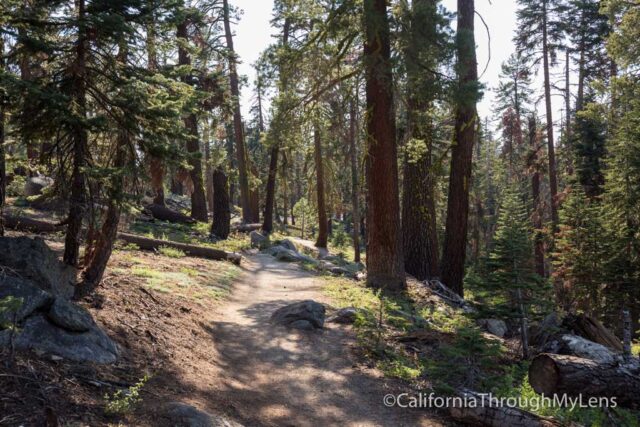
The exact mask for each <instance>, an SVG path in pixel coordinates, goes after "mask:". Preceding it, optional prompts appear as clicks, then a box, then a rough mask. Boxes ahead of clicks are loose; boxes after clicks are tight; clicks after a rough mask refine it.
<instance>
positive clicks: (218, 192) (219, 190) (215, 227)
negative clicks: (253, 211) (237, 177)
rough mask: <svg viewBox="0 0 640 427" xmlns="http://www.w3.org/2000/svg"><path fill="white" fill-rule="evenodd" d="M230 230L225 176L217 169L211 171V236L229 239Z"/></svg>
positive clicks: (229, 206) (227, 186) (228, 201)
mask: <svg viewBox="0 0 640 427" xmlns="http://www.w3.org/2000/svg"><path fill="white" fill-rule="evenodd" d="M230 229H231V201H230V200H229V184H228V182H227V175H226V174H225V173H224V171H223V170H222V169H221V168H220V167H218V168H216V169H215V170H214V171H213V222H212V223H211V234H212V235H214V236H216V237H217V238H219V239H226V238H228V237H229V231H230Z"/></svg>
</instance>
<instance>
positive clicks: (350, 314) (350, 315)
mask: <svg viewBox="0 0 640 427" xmlns="http://www.w3.org/2000/svg"><path fill="white" fill-rule="evenodd" d="M357 318H358V309H357V308H355V307H346V308H342V309H340V310H338V311H337V312H336V313H334V314H333V315H332V316H331V317H329V318H328V319H327V322H331V323H339V324H341V325H352V324H353V323H355V321H356V319H357Z"/></svg>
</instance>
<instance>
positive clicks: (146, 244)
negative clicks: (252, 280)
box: [118, 233, 242, 265]
mask: <svg viewBox="0 0 640 427" xmlns="http://www.w3.org/2000/svg"><path fill="white" fill-rule="evenodd" d="M118 239H120V240H123V241H125V242H127V243H132V244H134V245H138V247H139V248H140V249H144V250H148V251H157V250H158V249H160V248H161V247H168V248H173V249H178V250H181V251H182V252H184V253H185V254H187V255H190V256H194V257H199V258H207V259H213V260H217V261H231V262H232V263H234V264H236V265H240V262H241V260H242V256H241V255H240V254H236V253H233V252H225V251H222V250H220V249H214V248H207V247H205V246H196V245H188V244H186V243H177V242H171V241H169V240H159V239H151V238H148V237H142V236H137V235H135V234H128V233H118Z"/></svg>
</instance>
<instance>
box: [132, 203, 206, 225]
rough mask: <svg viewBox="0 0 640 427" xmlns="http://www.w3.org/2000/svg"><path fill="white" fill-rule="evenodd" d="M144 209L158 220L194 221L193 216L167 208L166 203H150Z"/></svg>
mask: <svg viewBox="0 0 640 427" xmlns="http://www.w3.org/2000/svg"><path fill="white" fill-rule="evenodd" d="M144 210H145V211H146V212H147V213H149V214H151V216H152V217H154V218H155V219H157V220H160V221H168V222H171V223H174V224H175V223H178V224H192V223H194V222H195V220H194V219H193V218H191V217H188V216H186V215H183V214H182V213H180V212H177V211H174V210H173V209H169V208H168V207H167V206H166V205H156V204H151V205H148V206H145V207H144Z"/></svg>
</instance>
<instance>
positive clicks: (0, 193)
mask: <svg viewBox="0 0 640 427" xmlns="http://www.w3.org/2000/svg"><path fill="white" fill-rule="evenodd" d="M4 68H5V65H4V38H2V37H0V72H3V71H4ZM5 102H6V101H5V99H4V96H3V97H0V236H4V203H5V200H6V193H7V164H6V160H5V154H4V142H5V131H4V121H5Z"/></svg>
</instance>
